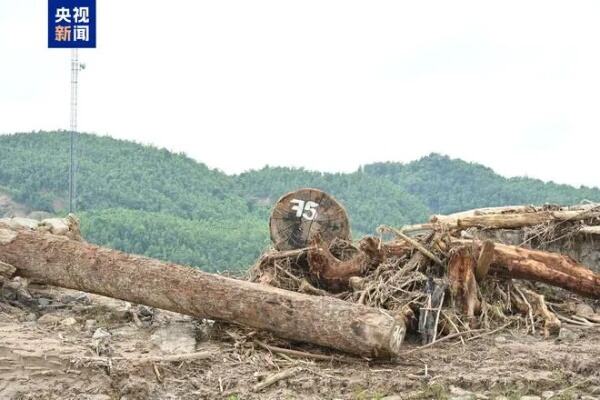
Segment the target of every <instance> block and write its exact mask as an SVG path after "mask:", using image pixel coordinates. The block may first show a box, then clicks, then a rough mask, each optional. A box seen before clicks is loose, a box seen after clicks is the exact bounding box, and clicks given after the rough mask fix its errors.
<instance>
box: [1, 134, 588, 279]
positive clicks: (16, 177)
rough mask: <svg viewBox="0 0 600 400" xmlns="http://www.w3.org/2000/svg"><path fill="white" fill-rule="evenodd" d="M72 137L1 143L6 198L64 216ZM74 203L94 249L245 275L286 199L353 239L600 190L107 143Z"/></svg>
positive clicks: (92, 144)
mask: <svg viewBox="0 0 600 400" xmlns="http://www.w3.org/2000/svg"><path fill="white" fill-rule="evenodd" d="M68 148H69V146H68V133H67V132H63V131H59V132H35V133H18V134H12V135H0V192H2V193H7V194H10V196H11V197H12V199H14V200H15V201H16V202H18V203H19V204H22V205H25V206H26V207H29V208H30V209H31V210H41V211H48V212H52V213H58V214H64V213H65V212H66V210H65V205H66V204H67V201H66V199H67V191H66V189H67V182H68V177H67V176H68V175H67V174H68V160H69V157H68V155H69V154H68ZM80 149H81V154H80V164H79V171H78V193H79V196H78V205H79V210H80V214H81V218H82V228H83V232H84V235H85V236H86V238H88V240H90V241H92V242H94V243H98V244H101V245H109V246H112V247H115V248H118V249H120V250H124V251H128V252H134V253H141V254H146V255H150V256H153V257H157V258H161V259H165V260H169V261H174V262H178V263H183V264H190V265H195V266H199V267H201V268H203V269H207V270H220V269H240V268H244V267H246V266H248V265H250V264H251V263H252V262H253V261H254V260H255V259H256V257H257V256H258V255H259V253H260V252H261V251H262V250H263V249H265V248H266V247H267V246H268V245H269V240H268V215H269V212H270V208H271V207H272V205H273V203H274V202H275V201H276V200H277V199H279V197H280V196H281V195H283V194H284V193H286V192H288V191H291V190H295V189H297V188H299V187H315V188H319V189H322V190H325V191H327V192H329V193H331V194H332V195H333V196H334V197H336V198H337V199H338V200H339V201H340V202H341V203H342V204H344V206H345V207H346V208H347V210H348V214H349V216H350V219H351V225H352V228H353V232H354V236H355V237H358V236H360V235H364V234H370V233H373V231H374V228H375V227H376V226H378V225H380V224H389V225H395V226H400V225H403V224H409V223H418V222H422V221H424V220H425V219H426V218H427V217H428V215H430V214H432V213H449V212H454V211H460V210H464V209H469V208H477V207H485V206H496V205H508V204H523V203H524V204H531V203H563V204H572V203H578V202H580V201H582V200H593V201H600V190H599V189H597V188H588V187H580V188H575V187H572V186H569V185H559V184H555V183H552V182H542V181H541V180H537V179H531V178H505V177H502V176H500V175H498V174H496V173H495V172H494V171H493V170H492V169H490V168H488V167H485V166H483V165H481V164H477V163H467V162H465V161H462V160H460V159H452V158H450V157H448V156H444V155H440V154H435V153H432V154H430V155H428V156H425V157H422V158H420V159H418V160H415V161H411V162H408V163H398V162H381V163H372V164H368V165H364V166H362V167H359V168H358V169H357V171H355V172H351V173H322V172H318V171H310V170H306V169H303V168H289V167H268V166H265V167H264V168H261V169H258V170H250V171H247V172H243V173H240V174H235V175H227V174H225V173H224V172H222V171H220V170H218V169H214V168H209V167H208V166H207V165H206V164H204V163H201V162H198V161H196V160H194V159H192V158H191V157H188V156H187V155H185V154H183V153H173V152H170V151H168V150H166V149H161V148H157V147H155V146H152V145H147V144H139V143H135V142H131V141H126V140H121V139H114V138H111V137H109V136H97V135H91V134H82V135H81V136H80Z"/></svg>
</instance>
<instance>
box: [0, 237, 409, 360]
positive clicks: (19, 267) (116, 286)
mask: <svg viewBox="0 0 600 400" xmlns="http://www.w3.org/2000/svg"><path fill="white" fill-rule="evenodd" d="M0 261H2V262H4V263H7V264H10V265H12V266H14V267H15V268H16V274H17V275H19V276H23V277H26V278H29V279H31V280H34V281H37V282H43V283H46V284H50V285H54V286H60V287H65V288H70V289H76V290H82V291H85V292H90V293H96V294H100V295H104V296H109V297H113V298H117V299H122V300H125V301H130V302H133V303H139V304H145V305H148V306H151V307H157V308H161V309H165V310H170V311H175V312H179V313H183V314H188V315H192V316H195V317H198V318H210V319H218V320H224V321H229V322H233V323H238V324H241V325H246V326H249V327H253V328H257V329H265V330H268V331H271V332H273V333H274V334H276V335H278V336H280V337H283V338H287V339H292V340H297V341H303V342H309V343H315V344H318V345H322V346H326V347H331V348H335V349H338V350H342V351H346V352H349V353H354V354H359V355H365V356H388V355H395V354H398V353H399V348H400V345H401V343H402V340H403V337H404V333H405V327H404V322H403V320H402V319H401V318H395V317H392V316H390V315H389V314H387V313H384V312H382V311H380V310H377V309H374V308H370V307H365V306H361V305H354V304H351V303H348V302H344V301H341V300H337V299H334V298H330V297H316V296H309V295H304V294H300V293H295V292H290V291H286V290H282V289H278V288H273V287H270V286H266V285H260V284H256V283H251V282H247V281H240V280H235V279H231V278H226V277H223V276H219V275H213V274H208V273H204V272H201V271H198V270H195V269H193V268H189V267H183V266H179V265H175V264H169V263H164V262H160V261H158V260H154V259H151V258H147V257H141V256H135V255H130V254H125V253H122V252H119V251H115V250H111V249H107V248H102V247H98V246H94V245H90V244H88V243H85V242H79V241H75V240H70V239H68V238H66V237H62V236H56V235H53V234H50V233H41V232H36V231H27V230H19V231H13V230H10V229H8V228H7V227H2V226H0Z"/></svg>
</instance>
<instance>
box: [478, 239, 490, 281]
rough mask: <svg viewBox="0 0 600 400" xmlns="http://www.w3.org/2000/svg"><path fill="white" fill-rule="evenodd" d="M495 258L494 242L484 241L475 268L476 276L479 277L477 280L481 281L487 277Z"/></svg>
mask: <svg viewBox="0 0 600 400" xmlns="http://www.w3.org/2000/svg"><path fill="white" fill-rule="evenodd" d="M493 259H494V242H492V241H491V240H486V241H484V242H483V245H482V246H481V251H480V252H479V258H477V268H475V278H477V282H481V281H482V280H483V279H484V278H485V277H486V275H487V274H488V271H489V269H490V264H491V263H492V260H493Z"/></svg>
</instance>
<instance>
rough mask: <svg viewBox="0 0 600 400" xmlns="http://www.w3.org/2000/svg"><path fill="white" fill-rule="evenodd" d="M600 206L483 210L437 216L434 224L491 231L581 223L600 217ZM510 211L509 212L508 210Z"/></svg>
mask: <svg viewBox="0 0 600 400" xmlns="http://www.w3.org/2000/svg"><path fill="white" fill-rule="evenodd" d="M598 207H599V206H598V205H594V206H593V207H592V206H586V207H585V208H584V207H582V208H581V209H575V210H540V211H530V209H526V208H523V209H521V208H516V207H512V208H511V209H510V212H496V213H486V211H485V209H483V210H482V211H481V213H480V210H471V211H466V212H464V213H458V214H453V215H447V216H445V215H436V216H434V217H432V221H431V222H432V223H443V224H446V225H448V226H449V227H450V228H460V229H466V228H471V227H478V228H489V229H518V228H523V227H526V226H534V225H539V224H543V223H547V222H551V221H581V220H586V219H592V218H597V217H600V210H599V208H598ZM506 211H508V210H506Z"/></svg>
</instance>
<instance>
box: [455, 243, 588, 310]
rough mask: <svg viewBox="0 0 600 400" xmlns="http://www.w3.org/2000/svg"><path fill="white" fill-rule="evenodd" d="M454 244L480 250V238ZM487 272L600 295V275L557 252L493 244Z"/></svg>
mask: <svg viewBox="0 0 600 400" xmlns="http://www.w3.org/2000/svg"><path fill="white" fill-rule="evenodd" d="M453 244H454V245H459V246H462V245H468V244H471V245H472V246H474V247H475V249H476V250H478V251H480V250H481V248H482V246H483V243H482V242H480V241H470V240H459V239H456V240H454V241H453ZM490 272H491V273H495V274H499V275H504V276H508V277H510V278H516V279H526V280H530V281H536V282H543V283H547V284H549V285H552V286H557V287H561V288H563V289H567V290H570V291H572V292H574V293H578V294H580V295H582V296H586V297H590V298H593V299H600V275H599V274H596V273H594V272H593V271H592V270H591V269H589V268H587V267H586V266H585V265H582V264H579V263H578V262H576V261H575V260H573V259H572V258H570V257H568V256H564V255H562V254H559V253H551V252H547V251H539V250H530V249H525V248H522V247H516V246H508V245H504V244H500V243H495V244H494V256H493V259H492V263H491V267H490Z"/></svg>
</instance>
